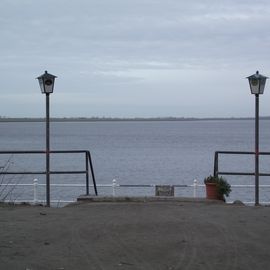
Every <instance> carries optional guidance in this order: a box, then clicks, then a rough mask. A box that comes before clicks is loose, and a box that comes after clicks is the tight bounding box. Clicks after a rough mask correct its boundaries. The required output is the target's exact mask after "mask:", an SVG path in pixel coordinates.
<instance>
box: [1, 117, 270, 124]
mask: <svg viewBox="0 0 270 270" xmlns="http://www.w3.org/2000/svg"><path fill="white" fill-rule="evenodd" d="M239 120H240V121H245V120H254V117H206V118H196V117H145V118H144V117H135V118H118V117H115V118H114V117H51V118H50V121H51V122H186V121H188V122H189V121H239ZM260 120H270V116H261V117H260ZM45 121H46V119H45V118H44V117H41V118H40V117H33V118H32V117H0V123H8V122H45Z"/></svg>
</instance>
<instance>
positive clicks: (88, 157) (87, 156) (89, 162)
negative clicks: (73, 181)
mask: <svg viewBox="0 0 270 270" xmlns="http://www.w3.org/2000/svg"><path fill="white" fill-rule="evenodd" d="M50 153H51V154H80V153H81V154H85V170H77V171H76V170H75V171H74V170H70V171H66V170H65V171H50V174H85V189H86V195H89V186H90V185H89V168H90V172H91V176H92V181H93V187H94V190H95V195H96V196H97V195H98V192H97V185H96V180H95V174H94V168H93V163H92V158H91V153H90V151H88V150H54V151H50ZM15 154H17V155H23V154H27V155H29V154H34V155H35V154H46V151H39V150H38V151H0V155H15ZM24 174H28V175H33V174H40V175H42V174H44V175H45V174H46V171H5V170H2V171H0V175H24ZM17 185H18V184H17ZM22 185H23V184H22ZM51 185H53V184H51Z"/></svg>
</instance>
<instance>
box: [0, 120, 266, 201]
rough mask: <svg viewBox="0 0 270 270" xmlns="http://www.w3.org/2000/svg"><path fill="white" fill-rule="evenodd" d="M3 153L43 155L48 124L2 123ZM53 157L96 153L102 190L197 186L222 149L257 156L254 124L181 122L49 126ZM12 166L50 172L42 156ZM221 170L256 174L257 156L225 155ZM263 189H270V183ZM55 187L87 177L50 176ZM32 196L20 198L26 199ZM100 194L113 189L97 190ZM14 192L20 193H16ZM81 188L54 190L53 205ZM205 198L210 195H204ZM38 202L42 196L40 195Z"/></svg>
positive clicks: (79, 161)
mask: <svg viewBox="0 0 270 270" xmlns="http://www.w3.org/2000/svg"><path fill="white" fill-rule="evenodd" d="M0 127H1V132H0V136H1V140H0V149H1V150H43V149H44V147H45V124H44V123H0ZM269 142H270V121H268V120H263V121H261V122H260V150H261V151H270V143H269ZM51 149H52V150H75V149H80V150H84V149H85V150H90V151H91V154H92V158H93V163H94V169H95V174H96V181H97V184H110V183H111V182H112V179H116V180H117V182H118V183H119V184H192V183H193V180H194V179H198V181H199V183H200V184H202V183H203V178H204V177H205V176H208V175H209V174H212V173H213V160H214V152H215V151H217V150H231V151H237V150H239V151H253V150H254V121H251V120H232V121H187V122H184V121H179V122H73V123H72V122H65V123H52V124H51ZM7 159H10V162H9V166H10V168H9V169H10V170H11V169H12V170H20V171H26V170H29V169H32V170H45V157H44V156H41V155H40V156H39V155H38V156H33V157H29V156H25V155H24V156H19V157H18V156H10V155H6V156H3V157H1V156H0V162H1V164H0V165H1V166H3V165H4V164H5V163H6V162H7ZM269 164H270V157H267V156H265V157H261V163H260V167H261V171H262V172H269V171H270V169H269ZM220 168H221V169H222V170H230V171H232V170H234V171H235V170H238V171H250V172H251V171H253V170H254V161H253V157H252V156H233V157H232V156H224V157H223V158H221V163H220ZM65 169H66V170H70V169H84V160H83V156H82V155H68V156H66V155H65V156H64V155H57V156H53V157H52V170H65ZM34 178H38V179H39V182H40V183H44V177H43V176H40V175H37V176H33V175H30V176H27V175H26V176H23V177H22V176H20V177H19V176H18V177H15V178H14V177H13V178H12V179H11V180H10V178H8V177H5V179H4V181H13V182H17V183H31V182H32V181H33V179H34ZM260 179H261V183H267V184H270V181H269V180H270V179H269V177H261V178H260ZM227 180H228V181H229V182H230V183H231V184H253V183H254V177H239V176H238V177H233V176H228V177H227ZM51 183H84V177H83V176H71V175H66V176H60V175H58V176H52V180H51ZM27 192H29V191H27V190H23V191H20V193H16V194H17V195H16V196H18V197H24V195H26V194H27ZM99 192H100V194H110V193H111V190H110V189H106V188H100V189H99ZM118 192H120V193H119V194H136V195H141V194H153V190H145V189H143V190H142V189H137V190H134V189H132V190H125V191H123V190H122V191H118ZM177 192H178V193H179V195H181V196H191V195H192V190H191V189H179V190H178V191H177ZM269 192H270V189H268V190H267V189H266V190H264V191H263V192H261V198H262V200H264V201H265V200H270V196H269V195H268V194H270V193H269ZM13 193H14V192H13ZM82 193H84V190H83V189H75V188H73V189H70V188H69V189H68V188H64V189H63V188H52V196H53V197H54V198H55V199H69V200H70V199H74V198H76V197H77V196H78V195H79V194H82ZM200 194H201V195H202V196H204V190H203V189H201V190H200ZM39 196H40V197H41V198H43V197H44V191H43V190H41V191H40V194H39ZM253 197H254V189H249V190H247V189H245V190H244V189H234V190H233V192H232V194H231V196H230V200H234V199H241V200H247V201H253V200H254V198H253Z"/></svg>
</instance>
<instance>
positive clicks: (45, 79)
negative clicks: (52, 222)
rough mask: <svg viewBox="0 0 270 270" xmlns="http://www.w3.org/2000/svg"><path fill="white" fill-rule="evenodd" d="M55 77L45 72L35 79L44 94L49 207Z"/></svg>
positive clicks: (47, 202) (48, 202) (48, 198)
mask: <svg viewBox="0 0 270 270" xmlns="http://www.w3.org/2000/svg"><path fill="white" fill-rule="evenodd" d="M55 78H57V77H56V76H54V75H52V74H49V73H48V72H47V71H45V73H44V74H42V75H41V76H39V77H37V79H38V82H39V86H40V89H41V93H42V94H46V206H48V207H50V94H51V93H53V87H54V80H55Z"/></svg>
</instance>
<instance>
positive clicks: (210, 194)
mask: <svg viewBox="0 0 270 270" xmlns="http://www.w3.org/2000/svg"><path fill="white" fill-rule="evenodd" d="M204 183H205V187H206V198H207V199H211V200H222V201H225V196H226V197H228V196H229V194H230V192H231V185H230V184H229V183H228V182H227V180H226V179H225V178H223V177H221V176H212V175H209V176H208V177H206V178H205V179H204Z"/></svg>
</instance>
